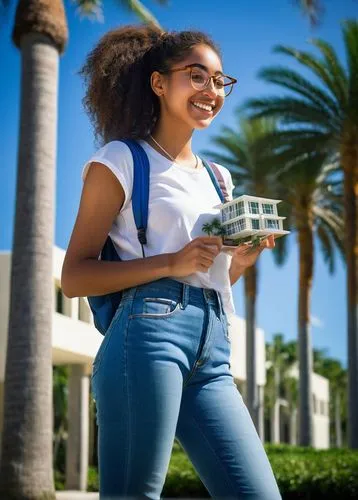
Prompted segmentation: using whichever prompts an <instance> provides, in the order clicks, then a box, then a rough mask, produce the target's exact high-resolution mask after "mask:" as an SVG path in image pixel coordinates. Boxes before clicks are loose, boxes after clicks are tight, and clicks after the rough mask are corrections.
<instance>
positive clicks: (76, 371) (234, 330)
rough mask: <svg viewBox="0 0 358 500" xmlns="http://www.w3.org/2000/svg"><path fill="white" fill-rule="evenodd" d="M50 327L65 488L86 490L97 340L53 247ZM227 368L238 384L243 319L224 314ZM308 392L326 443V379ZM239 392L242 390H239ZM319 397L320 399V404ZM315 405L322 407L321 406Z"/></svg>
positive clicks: (5, 292) (3, 320) (1, 329)
mask: <svg viewBox="0 0 358 500" xmlns="http://www.w3.org/2000/svg"><path fill="white" fill-rule="evenodd" d="M53 252H54V254H53V283H54V287H53V291H54V293H53V323H52V324H53V328H52V362H53V364H54V365H60V364H66V365H71V371H70V380H69V393H68V394H69V395H68V397H69V401H68V408H69V415H68V418H69V435H68V441H67V450H66V454H67V455H66V488H67V489H82V490H84V489H86V482H87V464H88V452H89V434H90V432H89V420H90V419H89V382H90V374H91V369H92V362H93V359H94V357H95V355H96V352H97V350H98V348H99V346H100V343H101V341H102V339H103V337H102V335H101V334H100V333H99V332H98V331H97V330H96V329H95V327H94V326H93V321H92V316H91V313H90V309H89V306H88V303H87V300H86V299H84V298H72V299H69V298H67V297H65V296H64V295H63V293H62V290H61V284H60V277H61V269H62V263H63V259H64V256H65V251H64V250H62V249H60V248H58V247H56V246H55V247H54V249H53ZM10 265H11V253H10V252H0V438H1V431H2V421H3V387H4V374H5V361H6V346H7V328H8V314H9V298H10V290H9V288H10V286H9V285H10ZM230 322H231V327H230V338H231V346H232V351H231V359H230V362H231V371H232V373H233V376H234V378H235V382H236V383H237V385H238V386H239V387H240V388H244V386H245V379H246V334H245V321H244V320H243V319H241V318H238V317H236V316H234V317H231V318H230ZM256 335H257V339H256V342H257V353H256V355H257V358H256V366H257V374H256V376H257V384H258V398H259V404H260V405H259V416H261V422H262V421H263V394H264V386H265V384H266V371H265V362H266V357H265V338H264V332H263V331H262V330H261V329H260V328H258V329H257V330H256ZM313 394H314V397H315V399H316V401H318V402H319V403H318V407H317V408H316V409H317V412H315V416H314V419H315V430H317V436H318V437H317V438H315V446H316V447H322V448H327V447H328V446H329V433H328V430H329V416H328V413H327V408H328V400H329V399H328V383H327V381H326V379H323V377H319V376H318V375H315V374H314V383H313ZM243 396H244V397H245V394H243ZM321 402H322V403H321ZM321 404H323V410H322V411H321Z"/></svg>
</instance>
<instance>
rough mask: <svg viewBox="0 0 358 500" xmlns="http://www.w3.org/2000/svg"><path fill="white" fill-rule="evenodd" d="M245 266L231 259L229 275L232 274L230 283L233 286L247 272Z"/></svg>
mask: <svg viewBox="0 0 358 500" xmlns="http://www.w3.org/2000/svg"><path fill="white" fill-rule="evenodd" d="M245 269H246V268H245V267H243V266H241V265H240V264H238V263H237V262H235V261H234V259H232V261H231V266H230V269H229V276H230V284H231V286H233V285H235V283H236V282H237V281H238V279H239V278H241V276H242V275H243V274H244V272H245Z"/></svg>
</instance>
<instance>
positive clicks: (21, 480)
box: [0, 0, 153, 500]
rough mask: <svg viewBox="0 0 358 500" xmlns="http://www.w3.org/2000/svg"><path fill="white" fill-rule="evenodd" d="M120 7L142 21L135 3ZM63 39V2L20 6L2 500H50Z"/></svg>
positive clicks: (94, 8)
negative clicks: (18, 114)
mask: <svg viewBox="0 0 358 500" xmlns="http://www.w3.org/2000/svg"><path fill="white" fill-rule="evenodd" d="M122 3H124V4H126V5H128V6H130V7H131V8H133V9H134V10H135V11H136V12H137V14H139V13H140V6H141V4H140V3H139V2H138V1H137V0H128V1H126V2H122ZM4 5H5V6H6V7H9V5H10V1H9V0H5V1H4V0H3V2H2V6H4ZM100 5H101V2H99V1H98V0H92V1H89V0H86V1H84V0H77V6H78V8H79V9H80V10H81V12H83V13H85V14H89V13H90V12H94V13H97V14H98V7H100ZM142 17H145V18H146V17H147V14H146V11H145V10H143V11H142ZM147 20H150V21H152V20H153V18H152V16H150V18H149V19H147ZM67 38H68V29H67V21H66V16H65V10H64V5H63V1H62V0H19V1H18V3H17V10H16V16H15V24H14V28H13V41H14V43H15V45H16V46H17V47H18V48H19V49H20V51H21V57H22V82H21V84H22V86H21V117H20V138H19V152H18V174H17V188H16V214H15V226H14V243H13V251H12V270H11V297H10V312H9V328H8V345H7V358H6V372H5V388H4V426H3V439H2V451H1V469H0V485H1V486H0V497H1V498H6V499H7V500H11V499H16V500H18V499H32V500H33V499H37V498H38V499H39V498H54V485H53V472H52V456H53V453H52V411H51V406H52V404H51V403H52V366H51V364H52V363H51V358H52V352H51V351H52V348H51V329H52V294H53V283H52V251H53V239H54V238H53V226H54V186H55V163H56V135H57V133H56V132H57V101H58V99H57V85H58V84H57V82H58V64H59V55H60V54H61V53H63V52H64V50H65V46H66V42H67Z"/></svg>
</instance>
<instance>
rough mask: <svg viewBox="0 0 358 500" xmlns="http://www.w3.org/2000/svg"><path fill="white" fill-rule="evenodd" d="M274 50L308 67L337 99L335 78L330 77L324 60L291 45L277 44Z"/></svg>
mask: <svg viewBox="0 0 358 500" xmlns="http://www.w3.org/2000/svg"><path fill="white" fill-rule="evenodd" d="M274 52H275V53H278V54H285V55H288V56H291V57H293V58H294V59H296V61H298V62H299V63H300V64H302V65H303V66H304V67H305V68H309V69H310V70H311V71H313V73H314V74H315V75H316V76H317V77H318V78H319V79H320V80H321V82H323V83H324V84H325V86H326V87H327V88H328V89H329V91H330V92H331V94H332V95H333V96H334V97H335V98H336V99H338V97H339V96H337V95H336V82H335V79H334V78H332V75H331V72H330V71H329V70H328V69H327V67H326V65H325V64H324V62H322V61H320V60H319V59H318V58H316V57H315V56H314V55H312V54H310V53H309V52H304V51H300V50H297V49H293V48H291V47H285V46H283V45H277V46H276V47H274Z"/></svg>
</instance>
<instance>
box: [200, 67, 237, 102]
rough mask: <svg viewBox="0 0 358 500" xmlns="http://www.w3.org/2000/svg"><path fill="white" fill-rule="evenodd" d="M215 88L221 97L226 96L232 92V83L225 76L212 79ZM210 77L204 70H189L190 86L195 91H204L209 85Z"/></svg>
mask: <svg viewBox="0 0 358 500" xmlns="http://www.w3.org/2000/svg"><path fill="white" fill-rule="evenodd" d="M213 80H214V85H215V88H216V90H217V92H218V94H219V95H220V96H222V97H226V96H228V95H229V94H230V93H231V91H232V87H233V84H232V81H231V79H230V78H228V77H226V76H217V77H214V78H213ZM209 81H210V76H209V74H208V73H207V71H205V70H204V69H201V68H192V69H191V84H192V86H193V87H194V89H196V90H204V89H206V87H207V86H208V85H209Z"/></svg>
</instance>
